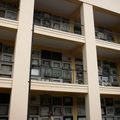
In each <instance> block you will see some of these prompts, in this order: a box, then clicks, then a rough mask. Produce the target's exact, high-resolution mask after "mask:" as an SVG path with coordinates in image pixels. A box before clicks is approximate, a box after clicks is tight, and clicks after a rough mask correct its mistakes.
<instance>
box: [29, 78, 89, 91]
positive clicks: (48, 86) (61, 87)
mask: <svg viewBox="0 0 120 120" xmlns="http://www.w3.org/2000/svg"><path fill="white" fill-rule="evenodd" d="M31 89H32V90H44V91H55V92H72V93H88V86H87V85H78V84H69V83H57V82H43V81H36V80H32V84H31Z"/></svg>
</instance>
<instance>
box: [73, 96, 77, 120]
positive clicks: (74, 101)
mask: <svg viewBox="0 0 120 120" xmlns="http://www.w3.org/2000/svg"><path fill="white" fill-rule="evenodd" d="M72 111H73V120H77V96H76V95H75V96H73V109H72Z"/></svg>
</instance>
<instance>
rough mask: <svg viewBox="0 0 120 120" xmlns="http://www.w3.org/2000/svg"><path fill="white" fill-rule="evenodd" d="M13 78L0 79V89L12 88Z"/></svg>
mask: <svg viewBox="0 0 120 120" xmlns="http://www.w3.org/2000/svg"><path fill="white" fill-rule="evenodd" d="M12 82H13V79H12V78H3V77H0V88H12Z"/></svg>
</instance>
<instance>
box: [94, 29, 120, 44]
mask: <svg viewBox="0 0 120 120" xmlns="http://www.w3.org/2000/svg"><path fill="white" fill-rule="evenodd" d="M95 36H96V39H100V40H104V41H107V42H113V43H118V44H120V33H117V32H113V31H108V30H106V29H100V30H99V29H97V28H96V30H95Z"/></svg>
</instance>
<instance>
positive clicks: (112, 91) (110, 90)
mask: <svg viewBox="0 0 120 120" xmlns="http://www.w3.org/2000/svg"><path fill="white" fill-rule="evenodd" d="M100 94H109V95H120V87H109V86H100Z"/></svg>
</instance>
